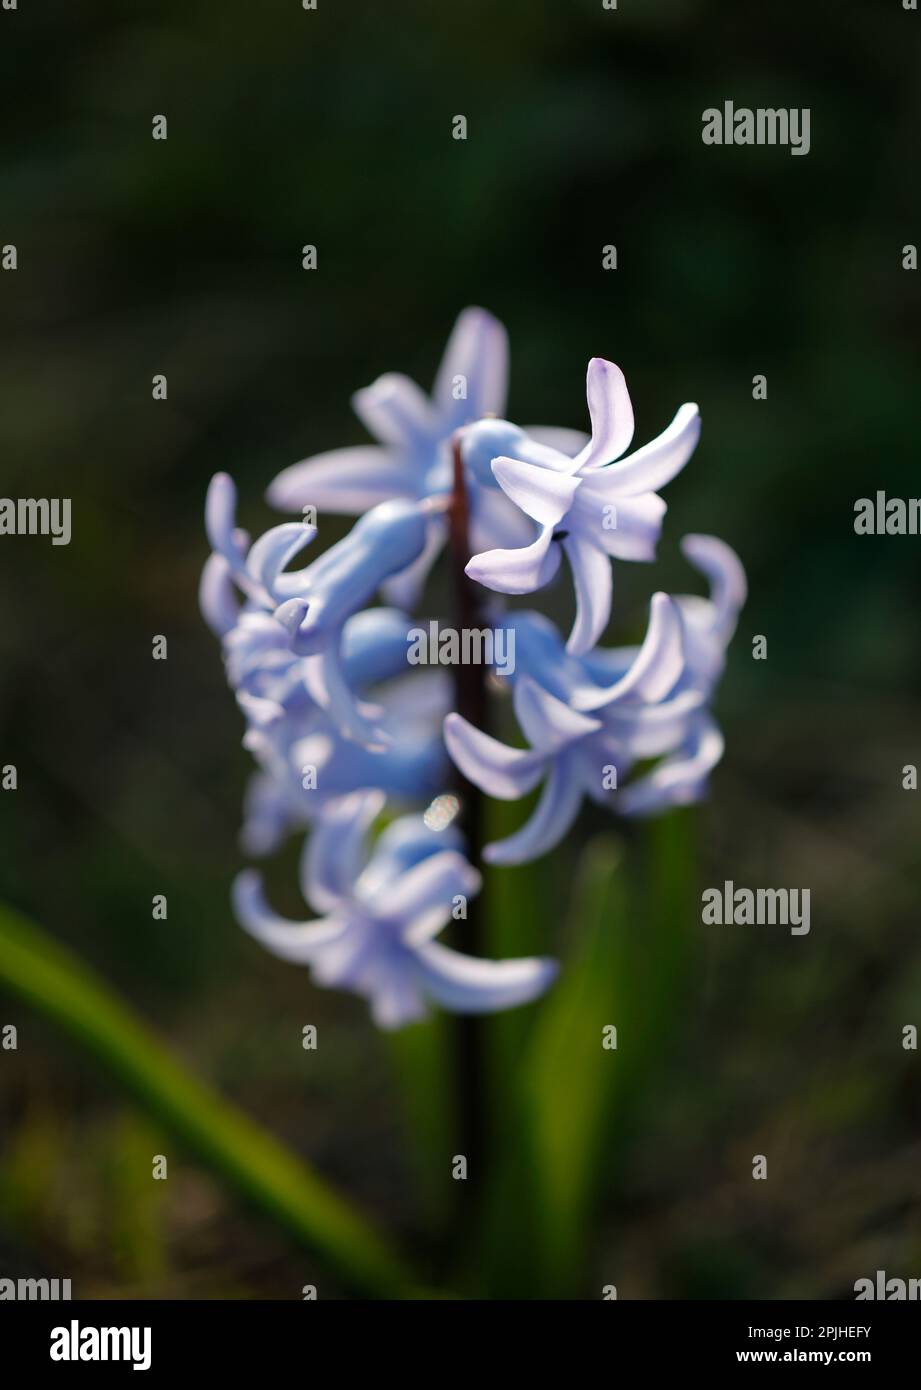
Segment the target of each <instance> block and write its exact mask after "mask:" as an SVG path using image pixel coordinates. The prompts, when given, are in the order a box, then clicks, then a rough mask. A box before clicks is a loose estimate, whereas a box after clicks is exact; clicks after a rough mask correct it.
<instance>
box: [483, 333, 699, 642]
mask: <svg viewBox="0 0 921 1390" xmlns="http://www.w3.org/2000/svg"><path fill="white" fill-rule="evenodd" d="M586 394H587V397H588V409H589V415H590V417H591V425H592V433H591V439H590V440H589V441H588V443H587V444H585V446H584V447H583V448H582V449H580V451H579V452H578V453H577V454H576V456H575V458H570V457H568V456H567V455H566V454H565V453H562V452H560V451H559V450H558V449H556V448H554V447H552V446H550V445H548V444H546V443H543V442H542V441H541V440H537V439H534V438H533V437H531V436H529V435H527V434H526V433H525V431H523V430H518V429H517V428H516V427H515V426H513V425H509V424H508V422H507V421H489V420H487V421H483V422H481V423H479V424H475V425H472V426H470V427H469V428H468V429H467V430H465V432H464V439H463V445H462V448H463V453H464V459H465V462H466V463H467V465H468V467H469V468H470V469H471V471H472V472H473V473H474V474H475V475H477V476H482V474H483V472H484V465H485V464H486V463H487V462H488V463H489V465H490V467H491V471H492V473H493V476H494V477H495V479H496V481H497V482H498V483H499V486H500V487H501V488H502V490H503V492H504V493H505V494H506V496H508V497H509V498H510V499H511V500H512V501H513V502H514V503H515V504H516V506H517V507H519V508H520V509H521V511H522V512H524V513H525V514H526V515H527V516H529V517H530V518H531V519H532V520H533V521H535V522H536V523H537V525H538V528H539V529H538V534H537V537H536V539H534V540H533V541H532V542H531V544H530V545H527V546H525V547H522V548H521V549H512V550H509V549H496V550H489V551H485V552H483V553H481V554H476V555H474V556H473V558H472V559H471V560H470V563H469V564H468V565H467V573H468V575H470V577H471V578H472V579H476V580H477V581H478V582H479V583H481V584H484V585H486V587H487V588H490V589H495V590H497V591H498V592H499V593H505V594H529V593H533V592H534V591H535V590H536V589H540V588H543V586H544V585H545V584H547V583H548V582H549V581H550V580H551V579H552V578H553V576H554V574H555V573H556V570H557V568H558V567H559V563H560V548H561V547H562V549H563V550H564V551H565V553H566V556H567V559H568V560H569V563H570V566H571V568H572V572H573V578H574V580H575V585H576V619H575V623H574V626H573V629H572V632H571V634H570V637H569V642H568V644H567V645H568V648H569V650H570V651H571V652H573V653H575V654H576V655H581V654H582V653H584V652H587V651H589V650H590V649H591V648H592V647H593V646H594V645H595V643H596V642H597V641H598V638H599V637H600V636H601V634H602V632H603V631H604V629H605V627H606V625H607V622H608V619H609V617H610V613H611V597H612V592H613V586H612V578H611V563H610V561H611V558H612V557H613V558H618V559H624V560H652V559H654V558H655V549H656V543H657V541H658V539H659V533H660V531H661V527H662V517H663V515H664V513H665V503H664V502H663V501H662V498H661V497H659V496H658V495H657V492H656V489H657V488H659V487H662V486H663V485H664V484H665V483H667V482H669V481H670V480H671V479H672V478H673V477H674V476H675V474H676V473H679V472H680V471H681V469H682V468H683V467H684V465H685V464H686V463H687V461H688V459H689V458H690V456H691V454H692V453H693V451H694V448H695V446H696V444H697V440H698V438H699V436H700V415H699V413H698V410H697V406H696V405H692V404H688V405H683V406H682V407H681V409H680V410H679V411H678V413H677V415H676V416H675V418H674V420H673V421H672V423H671V424H670V425H669V426H668V428H667V429H666V430H664V431H663V433H662V434H660V435H659V436H658V438H657V439H654V440H653V441H652V442H651V443H650V444H646V445H644V447H643V448H641V449H638V450H636V451H635V452H634V453H632V454H630V455H629V456H628V457H626V458H621V455H622V454H623V453H624V451H625V450H626V449H627V448H628V447H629V445H630V441H631V439H632V438H633V407H632V406H631V404H630V397H629V395H628V393H627V386H626V383H625V381H624V377H623V373H622V372H621V370H620V368H619V367H617V366H615V365H614V363H613V362H607V361H605V360H604V359H603V358H600V357H593V358H592V360H591V361H590V362H589V364H588V374H587V383H586ZM502 440H504V442H505V449H504V451H503V452H498V451H497V447H496V446H497V444H499V443H500V441H502ZM614 460H617V461H616V462H614Z"/></svg>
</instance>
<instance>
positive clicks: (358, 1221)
mask: <svg viewBox="0 0 921 1390" xmlns="http://www.w3.org/2000/svg"><path fill="white" fill-rule="evenodd" d="M0 985H5V986H6V987H7V988H9V989H11V990H12V991H13V992H14V993H16V994H18V995H19V996H20V997H21V998H22V999H24V1000H26V1001H27V1002H28V1003H29V1004H31V1005H33V1006H34V1007H36V1008H37V1009H39V1010H40V1011H41V1012H42V1013H44V1014H45V1015H47V1016H48V1017H49V1018H51V1019H53V1020H54V1021H55V1022H57V1023H59V1024H61V1025H62V1026H63V1027H64V1028H66V1029H67V1031H68V1032H69V1033H70V1034H72V1035H73V1036H74V1037H76V1038H78V1039H79V1040H80V1041H81V1042H82V1043H83V1044H84V1045H85V1046H86V1047H87V1048H88V1049H89V1050H90V1051H91V1052H93V1053H95V1055H96V1056H97V1057H98V1058H99V1059H100V1060H101V1061H102V1062H103V1063H105V1065H106V1066H107V1067H108V1068H109V1069H110V1070H111V1071H112V1072H113V1073H114V1074H115V1075H116V1076H117V1077H118V1078H119V1079H120V1080H121V1081H122V1082H123V1083H124V1084H125V1085H126V1086H127V1087H128V1089H129V1090H130V1091H132V1092H133V1093H134V1095H135V1096H136V1097H137V1098H138V1099H139V1100H140V1101H141V1102H142V1103H143V1104H144V1106H145V1107H146V1109H147V1110H148V1111H149V1112H150V1113H151V1114H152V1115H154V1116H155V1117H157V1118H158V1119H159V1120H160V1121H161V1122H162V1123H163V1124H164V1125H165V1126H166V1127H168V1128H169V1129H170V1130H171V1131H172V1132H173V1133H174V1134H175V1135H176V1136H177V1137H178V1138H179V1139H180V1140H181V1141H182V1142H183V1143H184V1144H185V1145H186V1146H187V1147H188V1149H189V1150H190V1151H192V1152H194V1153H195V1154H197V1155H198V1157H199V1158H200V1159H202V1160H204V1161H205V1162H206V1163H208V1164H209V1165H210V1166H211V1167H213V1168H214V1169H215V1170H216V1171H217V1172H218V1173H220V1174H221V1175H222V1176H223V1177H224V1178H226V1179H228V1180H229V1181H230V1182H231V1183H233V1184H234V1185H235V1186H236V1187H237V1188H238V1189H239V1190H240V1191H241V1192H242V1193H244V1194H245V1195H246V1196H247V1197H248V1198H249V1199H250V1200H251V1201H253V1202H254V1203H255V1204H257V1205H258V1206H260V1207H261V1208H262V1209H263V1211H265V1212H267V1213H268V1214H269V1215H271V1216H272V1217H274V1218H275V1219H276V1220H277V1221H278V1222H279V1223H280V1224H281V1225H282V1226H283V1227H284V1229H285V1230H286V1231H288V1232H289V1233H290V1234H291V1235H292V1236H294V1237H295V1238H296V1239H298V1240H300V1241H301V1242H303V1244H305V1245H306V1246H308V1247H309V1248H310V1249H311V1250H313V1251H315V1252H316V1253H317V1254H318V1255H319V1256H321V1257H322V1258H324V1259H325V1260H326V1261H328V1263H329V1264H330V1265H331V1266H332V1267H333V1268H335V1270H336V1271H337V1272H338V1273H339V1275H340V1276H341V1277H342V1279H343V1280H344V1281H345V1282H346V1283H347V1284H348V1285H349V1286H350V1287H352V1288H354V1289H355V1290H357V1291H362V1292H365V1293H368V1294H373V1295H378V1296H390V1297H398V1296H412V1295H413V1293H414V1289H413V1284H412V1278H411V1276H410V1274H409V1271H408V1270H407V1268H406V1267H405V1266H404V1264H403V1262H402V1260H401V1259H400V1258H399V1257H398V1256H397V1255H396V1254H395V1253H394V1252H393V1251H392V1250H391V1249H390V1247H389V1245H388V1243H387V1242H386V1241H385V1240H384V1238H383V1237H382V1236H380V1235H379V1234H378V1232H377V1231H376V1230H375V1228H374V1227H373V1226H372V1225H371V1224H370V1223H369V1222H368V1221H367V1220H366V1218H365V1217H364V1216H362V1215H361V1214H360V1213H359V1212H357V1211H356V1210H355V1209H354V1208H353V1207H352V1206H351V1205H350V1204H349V1203H348V1202H347V1201H346V1200H345V1199H344V1198H342V1197H341V1196H339V1194H338V1193H337V1192H335V1190H334V1189H333V1188H332V1187H330V1186H329V1185H328V1184H327V1183H326V1182H324V1180H323V1179H321V1178H320V1177H318V1176H317V1175H316V1174H315V1173H314V1172H313V1171H312V1170H311V1168H310V1167H309V1166H308V1165H307V1164H306V1163H304V1162H303V1161H302V1160H301V1159H299V1158H298V1157H296V1156H295V1155H294V1154H293V1153H291V1151H290V1150H288V1149H287V1148H285V1146H284V1145H283V1144H281V1143H280V1142H279V1141H278V1140H277V1139H275V1138H273V1137H272V1136H271V1135H270V1134H268V1133H266V1131H265V1130H263V1129H261V1128H260V1126H259V1125H257V1124H256V1123H255V1122H254V1121H253V1120H251V1119H249V1118H248V1117H247V1116H246V1115H244V1114H243V1113H242V1112H240V1111H239V1110H237V1109H236V1108H235V1107H234V1106H233V1105H232V1104H230V1103H229V1102H227V1101H225V1100H224V1099H223V1098H222V1097H220V1096H219V1095H218V1094H217V1093H216V1092H214V1091H212V1090H211V1089H210V1088H209V1087H208V1086H207V1085H205V1083H204V1082H202V1081H199V1080H197V1079H196V1078H195V1077H194V1076H192V1075H190V1074H189V1072H188V1071H187V1070H186V1069H185V1068H184V1066H183V1065H182V1064H181V1063H180V1062H179V1061H177V1060H176V1059H175V1058H174V1057H173V1056H172V1055H171V1054H170V1053H169V1051H168V1050H167V1049H166V1047H165V1046H164V1045H163V1044H162V1043H161V1042H160V1041H159V1040H158V1039H157V1038H156V1037H155V1036H154V1034H153V1033H152V1032H151V1031H150V1030H149V1029H148V1028H147V1027H146V1026H145V1024H144V1023H142V1022H141V1020H140V1019H139V1018H137V1017H136V1015H135V1014H134V1013H133V1012H132V1011H131V1010H130V1008H129V1007H128V1006H127V1005H126V1004H124V1003H123V1002H122V1001H121V1000H120V999H119V998H118V997H117V996H116V995H115V994H114V993H113V991H112V990H111V989H110V988H109V987H108V986H107V985H106V984H105V983H103V981H101V980H100V979H98V978H97V976H96V975H95V974H94V973H93V972H92V971H91V970H90V969H89V968H88V967H87V966H86V965H84V964H83V963H82V962H81V961H80V960H79V959H78V958H77V957H76V956H75V955H74V954H73V953H72V952H70V951H69V950H67V949H66V948H65V947H63V946H61V945H59V944H58V943H57V942H55V941H54V940H53V939H52V938H51V937H49V936H48V935H46V933H45V932H43V931H42V930H41V929H40V928H38V927H36V926H34V925H33V924H32V923H30V922H28V921H26V920H25V918H23V917H21V916H20V915H19V914H18V913H15V912H13V911H12V910H11V909H9V908H7V907H0Z"/></svg>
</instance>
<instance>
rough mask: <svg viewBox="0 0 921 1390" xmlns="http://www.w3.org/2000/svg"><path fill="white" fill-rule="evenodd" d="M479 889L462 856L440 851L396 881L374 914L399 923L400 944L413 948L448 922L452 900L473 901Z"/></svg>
mask: <svg viewBox="0 0 921 1390" xmlns="http://www.w3.org/2000/svg"><path fill="white" fill-rule="evenodd" d="M480 885H481V879H480V875H479V874H478V873H477V871H476V869H475V868H474V867H473V865H472V864H471V863H469V861H468V860H466V859H465V858H464V856H463V855H462V854H459V853H458V852H457V850H453V849H445V850H441V851H439V852H438V853H437V854H433V855H430V856H429V858H428V859H423V860H422V861H421V862H420V863H419V864H416V865H415V866H414V867H413V868H411V869H409V870H407V872H406V873H404V874H402V875H401V877H400V878H398V879H396V880H395V881H394V882H393V884H392V885H391V887H390V890H389V891H388V893H387V898H386V902H385V903H384V904H383V905H378V912H379V913H384V914H386V916H387V917H388V919H390V920H392V921H402V927H401V931H400V935H401V938H402V940H403V941H404V942H406V943H407V944H408V945H416V944H418V943H419V942H420V941H426V940H428V939H429V938H430V937H432V936H434V935H435V933H436V932H438V931H440V930H441V928H442V927H443V926H444V924H445V923H446V922H447V921H449V920H450V917H451V911H452V907H453V904H454V899H455V898H457V897H463V898H472V897H474V896H475V895H476V894H477V893H478V892H479V891H480Z"/></svg>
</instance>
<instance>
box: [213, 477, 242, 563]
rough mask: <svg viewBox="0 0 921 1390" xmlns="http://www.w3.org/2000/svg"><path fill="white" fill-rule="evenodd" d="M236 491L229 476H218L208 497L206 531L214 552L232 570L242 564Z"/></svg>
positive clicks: (214, 479)
mask: <svg viewBox="0 0 921 1390" xmlns="http://www.w3.org/2000/svg"><path fill="white" fill-rule="evenodd" d="M236 510H237V489H236V487H235V486H234V482H233V479H232V478H231V477H230V475H229V474H227V473H215V475H214V477H213V478H212V479H211V482H210V483H209V484H208V492H207V495H206V497H205V532H206V534H207V537H208V542H209V544H210V546H211V549H212V550H216V551H217V553H218V554H219V555H223V556H224V558H225V559H226V560H227V562H228V564H229V565H230V566H231V568H232V569H236V568H237V567H238V566H240V565H242V564H243V553H242V548H241V546H240V543H239V539H238V533H237V531H236V529H235V527H236V522H235V516H236Z"/></svg>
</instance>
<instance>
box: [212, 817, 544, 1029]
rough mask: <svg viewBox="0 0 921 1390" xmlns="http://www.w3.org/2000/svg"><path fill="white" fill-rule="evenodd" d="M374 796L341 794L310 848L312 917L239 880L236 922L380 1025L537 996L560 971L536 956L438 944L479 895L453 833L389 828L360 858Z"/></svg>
mask: <svg viewBox="0 0 921 1390" xmlns="http://www.w3.org/2000/svg"><path fill="white" fill-rule="evenodd" d="M383 804H384V798H383V796H382V795H381V794H379V793H373V792H372V793H371V794H369V795H361V796H356V797H346V798H343V799H342V800H340V801H339V802H338V804H337V805H336V807H335V809H334V810H333V811H331V812H330V814H329V815H328V817H327V818H326V819H324V820H323V821H321V822H320V824H319V825H318V826H317V828H316V830H315V831H314V833H313V836H312V837H311V839H310V840H309V841H308V844H307V848H306V851H305V853H304V856H303V858H302V864H301V884H302V889H303V893H304V897H305V899H306V901H307V902H308V904H309V905H310V907H311V908H312V909H313V910H314V911H315V912H316V913H317V914H319V920H317V921H307V922H300V923H293V922H288V921H286V920H284V919H283V918H280V917H278V916H277V915H276V914H275V913H274V912H273V911H272V909H271V908H270V907H269V906H268V905H267V903H266V900H265V896H264V893H263V890H262V883H261V879H260V877H259V875H258V874H257V873H256V872H255V871H254V870H251V869H250V870H245V871H244V872H243V873H242V874H240V875H239V877H238V878H237V880H236V882H235V884H234V904H235V907H236V912H237V915H238V918H239V920H240V922H241V923H242V924H243V926H244V927H245V928H246V930H247V931H249V932H251V933H252V935H253V936H254V937H256V939H257V940H258V941H260V942H261V943H262V944H263V945H264V946H266V947H268V949H269V950H270V951H272V952H273V953H274V954H275V955H278V956H280V957H282V958H283V959H285V960H289V961H293V962H295V963H296V964H299V965H306V966H309V967H310V970H311V974H312V977H313V979H314V981H315V983H316V984H318V985H321V986H324V987H330V988H336V989H344V990H349V991H351V992H352V993H354V994H358V995H361V996H362V997H364V998H365V999H367V1000H368V1001H369V1003H370V1006H371V1013H372V1017H373V1019H374V1021H375V1023H377V1024H378V1025H379V1026H380V1027H381V1028H398V1027H401V1026H402V1025H403V1024H406V1023H410V1022H413V1021H415V1020H417V1019H420V1018H423V1017H424V1016H425V1014H426V1013H427V1010H428V1004H429V1003H430V1002H431V1003H436V1004H440V1005H442V1006H443V1007H445V1008H448V1009H451V1010H453V1011H454V1012H457V1013H491V1012H494V1011H495V1010H497V1009H507V1008H510V1007H512V1006H514V1005H517V1004H524V1003H527V1002H528V1001H529V1000H531V999H534V998H535V997H536V996H537V995H538V994H540V993H542V992H543V990H544V989H545V988H546V987H547V985H548V984H549V983H550V981H551V980H552V978H553V976H554V975H555V973H556V966H555V964H554V962H553V961H549V960H541V959H537V958H526V959H517V960H503V961H492V960H482V959H477V958H475V957H473V956H467V955H464V954H462V953H461V952H458V951H455V950H452V949H451V948H450V947H447V946H444V945H442V944H441V943H440V942H438V941H436V940H435V939H434V938H435V937H436V936H437V935H438V934H439V933H440V932H441V931H442V929H443V928H444V927H445V926H446V925H447V924H448V922H449V921H451V919H452V916H453V915H454V912H455V910H456V909H457V908H458V906H459V905H463V907H462V910H463V911H464V912H465V909H466V902H467V900H468V899H469V898H471V897H473V896H474V895H475V894H476V893H477V892H478V891H479V888H480V875H479V874H478V873H477V871H476V869H474V868H473V866H472V865H471V864H470V863H468V861H467V860H466V859H465V858H464V856H463V854H462V853H461V852H460V838H459V836H458V835H457V834H456V832H452V831H451V830H447V831H441V832H436V831H432V830H430V829H428V828H427V827H426V825H425V824H424V822H423V820H422V817H421V816H406V817H403V818H401V819H400V820H397V821H394V822H393V823H392V824H391V825H390V826H388V828H387V829H386V830H385V831H384V832H383V833H382V834H381V835H380V836H379V838H378V840H377V842H376V844H375V846H374V849H373V851H372V853H371V855H370V856H367V854H366V851H365V842H366V838H367V833H368V829H369V826H370V825H371V823H372V822H373V820H374V819H375V817H376V816H377V815H378V814H379V813H380V811H381V809H382V808H383Z"/></svg>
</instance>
